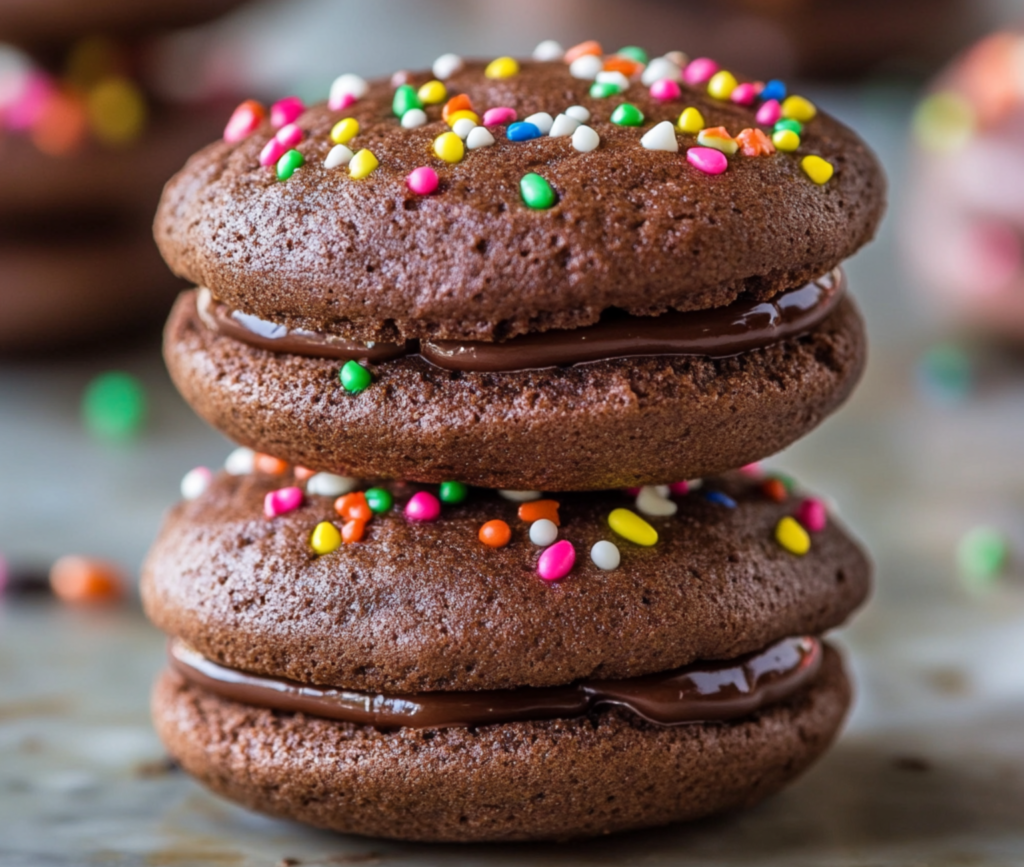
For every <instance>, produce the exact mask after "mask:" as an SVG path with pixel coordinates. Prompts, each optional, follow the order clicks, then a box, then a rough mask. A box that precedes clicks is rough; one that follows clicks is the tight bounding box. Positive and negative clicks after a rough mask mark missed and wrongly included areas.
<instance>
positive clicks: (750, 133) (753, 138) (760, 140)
mask: <svg viewBox="0 0 1024 867" xmlns="http://www.w3.org/2000/svg"><path fill="white" fill-rule="evenodd" d="M736 141H738V142H739V143H740V149H741V150H742V151H743V153H744V155H746V156H748V157H759V156H770V155H771V154H773V153H775V145H773V144H772V140H771V139H770V138H768V136H766V135H765V134H764V132H762V131H761V130H759V129H745V130H743V132H741V133H740V134H739V135H738V136H736Z"/></svg>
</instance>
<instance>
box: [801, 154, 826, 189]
mask: <svg viewBox="0 0 1024 867" xmlns="http://www.w3.org/2000/svg"><path fill="white" fill-rule="evenodd" d="M800 167H801V168H802V169H803V170H804V173H805V174H806V175H807V177H809V178H810V179H811V180H812V181H814V183H816V184H827V183H828V182H829V179H830V178H831V177H832V175H833V174H834V173H835V169H834V168H833V167H832V163H830V162H829V161H828V160H823V159H822V158H821V157H816V156H814V154H811V155H810V156H806V157H804V158H803V159H802V160H801V161H800Z"/></svg>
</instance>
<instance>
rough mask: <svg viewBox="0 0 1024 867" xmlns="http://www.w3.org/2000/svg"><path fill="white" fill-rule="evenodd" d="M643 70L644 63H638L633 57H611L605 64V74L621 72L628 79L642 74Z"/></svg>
mask: <svg viewBox="0 0 1024 867" xmlns="http://www.w3.org/2000/svg"><path fill="white" fill-rule="evenodd" d="M643 68H644V65H643V64H642V63H637V62H636V61H635V60H633V58H631V57H622V56H620V55H618V54H616V55H615V56H614V57H609V58H608V59H607V60H606V61H605V62H604V71H605V72H621V73H622V74H623V75H624V76H626V78H630V77H631V76H634V75H636V74H638V73H639V72H642V71H643Z"/></svg>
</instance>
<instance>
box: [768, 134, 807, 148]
mask: <svg viewBox="0 0 1024 867" xmlns="http://www.w3.org/2000/svg"><path fill="white" fill-rule="evenodd" d="M772 144H773V145H775V147H776V148H777V149H778V150H780V151H795V150H796V149H797V148H798V147H800V136H798V135H797V134H796V133H795V132H793V130H791V129H780V130H779V131H778V132H777V133H774V134H773V135H772Z"/></svg>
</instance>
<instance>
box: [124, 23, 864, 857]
mask: <svg viewBox="0 0 1024 867" xmlns="http://www.w3.org/2000/svg"><path fill="white" fill-rule="evenodd" d="M538 51H539V53H540V54H541V55H542V58H541V59H535V60H534V61H530V62H517V61H515V60H512V59H511V58H499V59H498V60H495V61H493V62H491V63H489V64H483V63H468V62H464V61H462V60H461V59H460V58H458V57H455V56H454V55H446V56H444V57H442V58H439V60H438V61H437V63H435V65H434V68H433V69H432V70H431V72H429V73H400V74H398V75H396V76H395V77H394V78H393V79H392V80H391V81H390V82H386V81H380V82H375V83H367V82H365V81H363V80H362V79H360V78H358V77H357V76H353V75H345V76H341V77H340V78H339V79H338V80H337V81H336V82H335V83H334V86H333V87H332V89H331V96H330V99H329V101H328V103H327V104H326V105H319V106H315V107H312V108H306V107H305V106H303V105H302V104H301V103H299V101H298V100H296V99H295V98H288V99H285V100H282V101H281V102H279V103H277V104H275V105H274V106H272V107H271V108H270V110H269V111H267V110H266V109H264V108H263V107H262V106H260V105H259V104H257V103H255V102H252V101H250V102H246V103H243V104H242V105H241V106H239V108H238V109H237V110H236V112H235V113H234V115H233V116H232V118H231V120H230V122H229V123H228V126H227V128H226V130H225V138H224V141H222V142H218V143H216V144H213V145H210V146H209V147H208V148H206V149H205V150H203V151H201V152H200V153H199V154H197V155H196V156H195V157H194V158H193V159H192V160H191V161H190V162H189V163H188V164H187V165H186V166H185V168H184V169H183V170H182V171H181V172H180V173H179V174H178V175H177V176H176V177H175V178H174V179H172V180H171V181H170V183H169V184H168V185H167V187H166V189H165V192H164V197H163V200H162V202H161V205H160V209H159V211H158V213H157V218H156V225H155V232H156V236H157V240H158V243H159V244H160V247H161V250H162V252H163V254H164V256H165V258H166V259H167V261H168V263H169V264H170V265H171V267H172V269H173V270H174V271H175V272H176V273H178V274H179V275H180V276H183V277H185V278H187V279H189V280H190V281H191V282H192V283H194V284H196V287H197V288H196V289H195V290H193V291H189V292H186V293H184V294H183V295H181V296H180V298H179V299H178V302H177V304H176V305H175V308H174V310H173V312H172V314H171V318H170V321H169V322H168V325H167V329H166V332H165V344H164V345H165V355H166V358H167V361H168V366H169V368H170V370H171V373H172V376H173V378H174V381H175V383H176V384H177V386H178V388H179V390H180V391H181V392H182V394H183V395H184V396H185V397H186V399H187V400H188V401H189V402H190V403H191V405H192V406H193V407H194V408H195V409H196V410H197V411H198V412H199V413H200V414H201V415H203V416H204V417H205V418H206V419H208V420H209V421H210V422H211V423H212V424H213V425H215V426H216V427H218V428H219V429H220V430H221V431H223V432H224V433H226V434H227V435H229V436H231V437H232V438H234V439H236V440H237V441H238V442H240V443H242V444H243V445H242V447H240V448H239V449H237V450H236V451H235V452H234V453H232V455H231V456H230V457H229V459H228V461H227V463H226V465H225V472H222V473H219V474H217V475H214V474H212V473H211V472H210V471H209V470H207V469H204V468H197V469H196V470H193V471H192V472H191V473H189V474H188V475H187V476H186V477H185V479H184V480H183V483H182V492H183V495H184V497H185V501H184V502H182V503H181V504H179V505H178V506H177V507H175V508H174V509H173V510H172V511H171V513H170V514H169V516H168V518H167V520H166V522H165V524H164V527H163V530H162V531H161V533H160V536H159V538H158V540H157V542H156V544H155V546H154V548H153V550H152V552H151V553H150V556H149V558H148V560H147V563H146V566H145V569H144V574H143V584H142V594H143V602H144V605H145V608H146V612H147V614H148V616H149V617H150V618H151V619H152V620H153V622H154V623H155V624H156V625H157V626H159V627H160V628H161V629H162V630H163V631H164V632H166V633H167V635H168V636H169V648H168V654H169V668H168V670H167V671H166V672H165V673H164V674H163V675H162V676H161V678H160V680H159V682H158V684H157V686H156V689H155V692H154V696H153V714H154V721H155V724H156V727H157V729H158V731H159V733H160V736H161V738H162V739H163V741H164V743H165V744H166V745H167V748H168V749H169V751H170V752H171V753H172V755H173V756H174V757H175V758H176V759H177V760H178V761H180V762H181V764H182V765H183V766H184V767H185V769H186V770H188V771H189V772H190V773H192V774H193V775H195V776H196V777H197V778H198V779H200V780H201V781H202V782H204V783H205V784H206V785H208V786H209V787H210V788H211V789H213V790H214V791H217V792H220V793H221V794H224V795H226V796H227V797H230V798H233V799H235V800H237V801H240V802H241V803H243V804H247V805H249V806H251V807H253V808H255V809H259V810H262V811H264V812H267V813H270V814H273V815H277V816H283V817H288V818H292V819H297V820H300V821H303V822H308V823H310V824H313V825H317V826H320V827H324V828H332V829H335V830H339V831H344V832H350V833H357V834H364V835H379V836H385V837H394V838H401V839H409V840H424V841H432V840H446V841H486V840H537V839H564V838H571V837H578V836H586V835H595V834H602V833H608V832H612V831H618V830H625V829H630V828H639V827H645V826H650V825H656V824H661V823H665V822H672V821H678V820H685V819H694V818H698V817H701V816H706V815H709V814H712V813H716V812H720V811H723V810H728V809H732V808H735V807H740V806H747V805H750V804H754V803H756V802H757V801H759V800H761V799H762V798H764V797H766V796H767V795H769V794H771V793H772V792H774V791H777V790H778V789H779V788H780V787H782V786H783V785H785V784H786V783H787V782H789V781H790V780H792V779H793V778H795V777H796V776H798V775H799V774H800V773H801V772H802V771H803V770H805V769H806V768H807V767H808V766H809V765H810V764H811V763H812V762H813V761H814V760H815V759H816V758H817V757H818V756H820V755H821V753H822V752H823V751H824V750H825V749H826V748H827V747H828V745H829V744H830V743H831V742H832V740H833V739H834V737H835V736H836V734H837V732H838V731H839V728H840V726H841V724H842V720H843V718H844V716H845V713H846V711H847V709H848V707H849V703H850V686H849V683H848V681H847V679H846V676H845V674H844V672H843V668H842V664H841V661H840V659H839V657H838V654H837V653H836V652H835V651H834V650H833V649H832V648H830V647H829V645H828V644H827V643H825V641H824V639H823V636H824V635H825V634H826V633H827V632H828V631H829V630H831V629H833V628H835V627H837V626H840V625H841V624H842V623H844V622H845V621H846V619H847V618H848V617H849V616H850V615H851V614H852V613H853V611H854V610H855V609H856V608H857V607H858V606H859V605H860V604H861V603H862V602H863V601H864V599H865V597H866V595H867V593H868V589H869V577H870V567H869V564H868V562H867V560H866V558H865V556H864V554H863V553H862V552H861V550H860V549H859V547H858V546H857V545H856V543H854V542H853V541H852V540H851V539H850V537H849V536H848V535H847V534H846V532H845V531H844V530H843V529H842V527H841V526H839V525H838V524H837V523H836V521H835V520H834V518H832V517H831V516H830V515H829V514H828V513H827V510H826V508H825V506H824V504H823V503H822V501H821V500H819V499H817V498H814V497H809V496H806V495H804V494H802V493H799V492H798V491H797V490H796V489H795V487H794V485H793V484H792V483H791V482H790V481H789V480H787V479H785V478H783V477H776V476H765V475H763V474H762V473H761V471H760V470H758V469H757V468H755V467H748V466H745V465H747V464H748V463H750V462H753V461H756V460H758V459H760V458H762V457H765V456H767V455H769V454H771V453H773V452H775V451H777V450H779V449H781V448H782V447H784V446H785V445H787V444H788V443H790V442H792V441H793V440H794V439H797V438H798V437H800V436H801V435H803V434H804V433H805V432H807V431H808V430H810V429H811V428H813V427H814V426H815V425H816V424H817V423H818V422H819V421H820V420H821V419H823V418H824V417H825V416H826V415H828V414H829V413H830V412H832V411H833V410H834V409H835V408H836V407H837V406H838V405H839V404H840V403H841V402H842V401H843V400H844V399H845V398H846V396H847V395H848V394H849V393H850V391H851V390H852V389H853V387H854V385H855V384H856V381H857V379H858V377H859V375H860V372H861V370H862V368H863V365H864V358H865V338H864V330H863V325H862V322H861V319H860V317H859V315H858V313H857V310H856V307H855V306H854V304H853V301H852V300H851V299H850V297H849V296H848V294H847V292H846V278H845V276H844V275H843V272H842V270H841V269H840V267H839V266H840V263H841V261H842V260H843V259H844V258H845V257H846V256H848V255H850V254H851V253H853V252H854V251H855V250H856V249H857V248H858V247H860V246H861V245H862V244H864V243H865V242H866V241H867V240H869V239H870V237H871V236H872V234H873V233H874V231H875V228H876V226H877V223H878V220H879V219H880V216H881V212H882V209H883V198H884V182H883V179H882V176H881V173H880V169H879V167H878V165H877V163H876V161H875V159H874V157H873V156H872V155H871V154H870V152H869V151H868V150H867V148H866V147H865V146H864V144H863V143H862V142H861V141H860V140H859V139H858V138H857V137H856V136H855V135H854V134H853V133H852V132H850V131H849V130H847V129H846V128H845V127H843V126H841V125H840V124H839V123H837V122H836V121H834V120H832V119H831V118H828V117H827V116H825V115H823V114H820V113H818V112H817V110H816V109H815V107H814V106H813V105H812V104H811V103H810V102H808V101H807V100H806V99H803V98H802V97H787V95H786V93H785V87H784V85H783V84H782V83H781V82H777V81H773V82H768V83H767V84H760V83H755V82H749V81H739V80H737V79H736V78H735V77H734V76H733V75H732V74H731V73H728V72H725V71H722V70H718V69H717V67H716V66H715V64H713V63H712V62H711V61H709V60H707V59H703V58H702V59H698V60H694V61H690V62H687V60H686V58H685V57H683V56H682V55H681V54H680V53H678V52H673V53H671V54H669V55H666V56H664V57H660V58H656V59H654V60H651V61H649V62H648V59H647V57H646V55H644V54H643V53H642V52H640V50H639V49H635V48H631V49H623V50H622V51H621V52H620V53H619V54H617V55H613V56H604V55H602V54H601V53H600V47H599V46H596V45H593V44H584V45H582V46H577V47H576V48H575V49H571V50H570V51H569V52H568V53H567V54H566V56H565V57H564V58H562V57H560V58H559V59H557V60H553V59H551V58H550V56H549V55H550V54H551V53H552V51H553V49H552V46H551V44H550V43H544V44H543V45H542V46H540V48H539V49H538ZM545 58H546V59H545ZM253 449H258V450H259V452H255V451H253ZM737 467H744V469H743V470H742V471H737V470H736V468H737Z"/></svg>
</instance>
